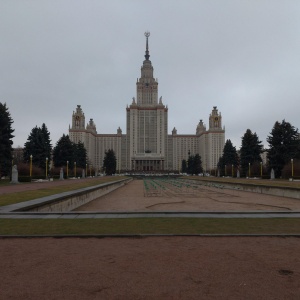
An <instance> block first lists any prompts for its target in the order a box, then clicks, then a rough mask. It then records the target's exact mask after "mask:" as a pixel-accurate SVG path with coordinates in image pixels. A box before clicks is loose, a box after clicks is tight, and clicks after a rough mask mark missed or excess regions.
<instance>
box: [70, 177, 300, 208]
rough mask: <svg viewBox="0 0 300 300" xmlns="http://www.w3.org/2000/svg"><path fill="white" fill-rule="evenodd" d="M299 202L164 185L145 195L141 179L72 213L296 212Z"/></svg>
mask: <svg viewBox="0 0 300 300" xmlns="http://www.w3.org/2000/svg"><path fill="white" fill-rule="evenodd" d="M298 210H300V201H299V200H297V199H292V198H283V197H275V196H270V195H264V194H257V193H250V192H242V191H239V190H229V189H220V188H213V187H207V186H201V187H199V188H191V187H186V186H176V185H175V186H174V185H171V184H168V183H167V184H165V185H164V189H156V190H154V191H153V193H150V192H149V193H145V187H144V183H143V180H133V181H131V182H130V183H129V184H127V185H125V186H123V187H121V188H119V189H117V190H115V191H113V192H111V193H109V194H108V195H105V196H103V197H101V198H98V199H96V200H94V201H92V202H90V203H87V204H86V205H83V206H81V207H79V208H77V209H76V211H101V212H102V211H103V212H114V211H119V212H121V211H202V212H204V211H298Z"/></svg>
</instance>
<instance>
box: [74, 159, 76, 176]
mask: <svg viewBox="0 0 300 300" xmlns="http://www.w3.org/2000/svg"><path fill="white" fill-rule="evenodd" d="M74 173H75V177H76V161H75V162H74Z"/></svg>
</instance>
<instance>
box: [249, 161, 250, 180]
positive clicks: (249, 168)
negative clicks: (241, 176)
mask: <svg viewBox="0 0 300 300" xmlns="http://www.w3.org/2000/svg"><path fill="white" fill-rule="evenodd" d="M249 178H250V163H249Z"/></svg>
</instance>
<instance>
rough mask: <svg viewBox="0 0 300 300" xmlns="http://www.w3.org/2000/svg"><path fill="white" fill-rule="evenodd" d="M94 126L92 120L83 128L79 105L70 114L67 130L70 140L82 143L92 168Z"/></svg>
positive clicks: (82, 116)
mask: <svg viewBox="0 0 300 300" xmlns="http://www.w3.org/2000/svg"><path fill="white" fill-rule="evenodd" d="M96 135H97V131H96V125H95V123H94V121H93V119H90V121H89V123H88V124H87V125H86V127H85V116H84V113H83V111H82V108H81V106H80V105H77V107H76V110H75V111H73V114H72V126H71V127H70V128H69V136H70V140H71V141H72V142H73V143H75V144H78V142H82V143H84V146H85V148H86V151H87V156H88V162H89V164H91V165H92V166H93V167H94V166H96V148H95V141H96Z"/></svg>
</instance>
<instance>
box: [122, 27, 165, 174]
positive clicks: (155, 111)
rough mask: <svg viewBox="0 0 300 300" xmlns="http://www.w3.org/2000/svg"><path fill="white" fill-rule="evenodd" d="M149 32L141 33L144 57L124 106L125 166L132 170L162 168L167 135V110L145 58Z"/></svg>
mask: <svg viewBox="0 0 300 300" xmlns="http://www.w3.org/2000/svg"><path fill="white" fill-rule="evenodd" d="M149 36H150V33H149V32H145V37H146V51H145V60H144V61H143V65H142V67H141V77H140V78H138V79H137V83H136V99H137V100H135V97H133V99H132V103H131V105H130V106H129V107H127V151H128V152H127V162H128V164H127V168H128V169H129V170H134V171H161V170H164V169H165V161H166V155H167V138H168V109H167V107H166V106H165V105H163V103H162V97H160V99H159V101H158V82H157V80H156V79H155V78H154V77H153V67H152V63H151V61H150V60H149V58H150V54H149V42H148V39H149Z"/></svg>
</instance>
